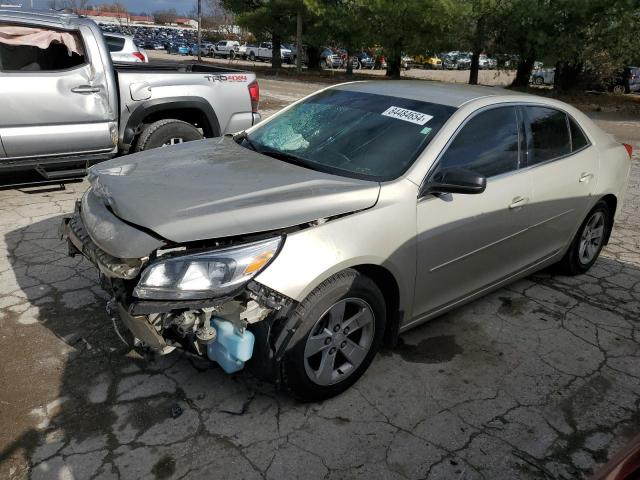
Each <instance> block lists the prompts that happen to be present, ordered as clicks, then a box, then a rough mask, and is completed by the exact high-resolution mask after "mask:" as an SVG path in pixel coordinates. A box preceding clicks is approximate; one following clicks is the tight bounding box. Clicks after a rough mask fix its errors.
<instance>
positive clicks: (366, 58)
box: [355, 51, 376, 70]
mask: <svg viewBox="0 0 640 480" xmlns="http://www.w3.org/2000/svg"><path fill="white" fill-rule="evenodd" d="M355 57H356V58H357V59H358V64H359V68H368V69H370V70H373V68H374V67H375V66H376V61H375V59H374V58H373V57H372V56H371V55H369V54H368V53H367V52H365V51H361V52H358V53H356V54H355Z"/></svg>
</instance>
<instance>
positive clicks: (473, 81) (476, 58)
mask: <svg viewBox="0 0 640 480" xmlns="http://www.w3.org/2000/svg"><path fill="white" fill-rule="evenodd" d="M478 70H480V50H474V51H473V53H472V54H471V70H469V85H477V84H478Z"/></svg>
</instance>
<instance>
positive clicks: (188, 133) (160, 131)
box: [135, 118, 202, 152]
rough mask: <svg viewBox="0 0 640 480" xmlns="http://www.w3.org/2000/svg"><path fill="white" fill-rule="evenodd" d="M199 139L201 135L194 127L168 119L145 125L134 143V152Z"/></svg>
mask: <svg viewBox="0 0 640 480" xmlns="http://www.w3.org/2000/svg"><path fill="white" fill-rule="evenodd" d="M200 139H202V134H201V133H200V131H199V130H198V129H197V128H196V127H194V126H193V125H191V124H190V123H187V122H183V121H182V120H176V119H172V118H169V119H166V120H158V121H157V122H153V123H151V124H149V125H147V126H146V127H145V128H144V130H142V133H141V134H140V137H139V138H138V141H137V142H136V148H135V150H136V152H141V151H143V150H150V149H152V148H158V147H167V146H170V145H176V144H179V143H184V142H191V141H193V140H200Z"/></svg>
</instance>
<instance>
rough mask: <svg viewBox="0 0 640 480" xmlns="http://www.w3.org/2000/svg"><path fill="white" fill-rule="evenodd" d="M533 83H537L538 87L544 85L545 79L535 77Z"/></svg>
mask: <svg viewBox="0 0 640 480" xmlns="http://www.w3.org/2000/svg"><path fill="white" fill-rule="evenodd" d="M533 83H535V84H536V85H544V78H542V77H535V78H534V79H533Z"/></svg>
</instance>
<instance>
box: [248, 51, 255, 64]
mask: <svg viewBox="0 0 640 480" xmlns="http://www.w3.org/2000/svg"><path fill="white" fill-rule="evenodd" d="M249 60H251V61H252V62H255V61H256V54H255V53H253V52H250V53H249Z"/></svg>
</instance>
